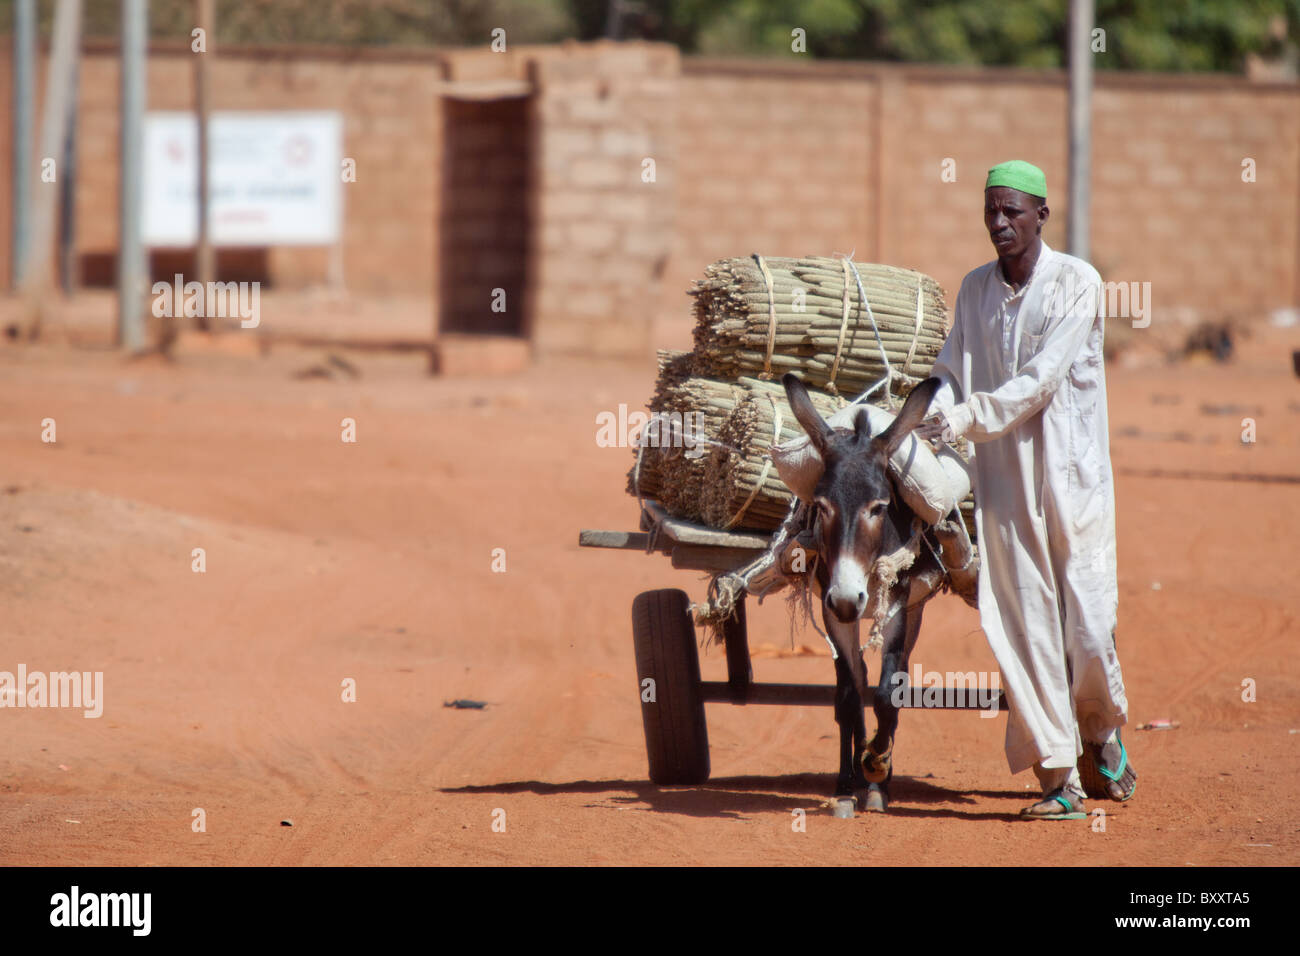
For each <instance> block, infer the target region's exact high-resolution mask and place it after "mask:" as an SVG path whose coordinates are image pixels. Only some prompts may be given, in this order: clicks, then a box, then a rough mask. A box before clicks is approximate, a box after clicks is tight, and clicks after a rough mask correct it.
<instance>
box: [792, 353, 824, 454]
mask: <svg viewBox="0 0 1300 956" xmlns="http://www.w3.org/2000/svg"><path fill="white" fill-rule="evenodd" d="M781 384H782V385H784V386H785V397H786V399H787V400H788V401H789V402H790V410H791V411H793V412H794V417H795V419H796V420H797V421H798V422H799V424H800V425H801V426H802V427H803V430H804V431H805V432H806V433H807V434H808V438H809V440H811V441H812V443H813V447H814V448H816V449H817V450H818V451H819V452H820V453H821V456H822V460H823V461H824V460H825V459H826V449H827V448H828V447H829V446H830V439H831V426H830V425H827V424H826V419H824V418H822V417H821V415H820V414H818V412H817V409H816V408H814V407H813V403H812V399H811V398H809V397H808V389H806V388H805V387H804V384H803V382H801V381H799V377H798V376H797V375H795V374H794V372H786V373H785V375H783V376H781Z"/></svg>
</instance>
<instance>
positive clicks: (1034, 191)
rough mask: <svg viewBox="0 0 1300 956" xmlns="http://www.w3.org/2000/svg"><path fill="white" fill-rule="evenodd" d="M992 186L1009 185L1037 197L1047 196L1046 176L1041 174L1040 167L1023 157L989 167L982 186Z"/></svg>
mask: <svg viewBox="0 0 1300 956" xmlns="http://www.w3.org/2000/svg"><path fill="white" fill-rule="evenodd" d="M994 186H1009V187H1011V188H1012V189H1019V190H1020V191H1021V192H1022V193H1029V195H1031V196H1037V197H1038V198H1039V199H1046V198H1047V177H1046V176H1044V175H1043V171H1042V170H1041V169H1039V168H1038V167H1037V166H1035V165H1034V164H1033V163H1027V162H1025V161H1024V160H1023V159H1013V160H1011V161H1010V162H1006V163H998V164H997V165H996V166H994V167H993V168H992V169H990V170H989V178H988V179H987V180H986V181H985V183H984V188H985V189H991V188H993V187H994Z"/></svg>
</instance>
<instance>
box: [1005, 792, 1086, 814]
mask: <svg viewBox="0 0 1300 956" xmlns="http://www.w3.org/2000/svg"><path fill="white" fill-rule="evenodd" d="M1087 817H1088V814H1087V813H1085V812H1084V809H1083V801H1082V800H1080V799H1079V798H1078V797H1076V796H1075V795H1074V794H1072V793H1069V792H1067V791H1066V789H1065V788H1064V787H1062V788H1060V789H1059V790H1053V791H1052V792H1051V793H1049V794H1048V795H1047V796H1045V797H1044V798H1043V799H1042V800H1040V801H1038V803H1035V804H1034V805H1033V806H1032V807H1025V808H1024V809H1023V810H1021V811H1020V818H1021V819H1022V820H1086V819H1087Z"/></svg>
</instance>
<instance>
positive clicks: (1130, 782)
mask: <svg viewBox="0 0 1300 956" xmlns="http://www.w3.org/2000/svg"><path fill="white" fill-rule="evenodd" d="M1079 779H1080V780H1081V781H1082V782H1083V792H1084V793H1085V794H1087V795H1088V796H1089V797H1091V798H1092V799H1094V800H1115V801H1117V802H1119V803H1123V802H1124V801H1125V800H1128V799H1130V798H1131V797H1132V796H1133V794H1134V792H1135V791H1136V790H1137V771H1136V770H1135V769H1133V764H1132V763H1131V762H1129V759H1128V751H1127V750H1125V749H1124V742H1123V741H1122V740H1120V738H1119V733H1118V731H1117V732H1116V733H1114V734H1112V735H1111V737H1110V740H1108V741H1106V742H1105V743H1104V744H1094V743H1085V744H1084V745H1083V755H1082V756H1081V757H1080V758H1079Z"/></svg>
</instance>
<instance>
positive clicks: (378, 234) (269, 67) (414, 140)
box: [0, 37, 441, 294]
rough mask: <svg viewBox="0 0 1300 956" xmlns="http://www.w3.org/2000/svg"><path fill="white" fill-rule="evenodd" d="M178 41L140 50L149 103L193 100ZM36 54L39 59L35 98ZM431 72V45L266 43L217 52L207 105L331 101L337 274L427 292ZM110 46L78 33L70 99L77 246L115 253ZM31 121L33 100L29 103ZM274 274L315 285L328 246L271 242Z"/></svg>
mask: <svg viewBox="0 0 1300 956" xmlns="http://www.w3.org/2000/svg"><path fill="white" fill-rule="evenodd" d="M4 40H5V42H4V43H3V44H0V47H2V48H3V53H2V54H0V75H2V76H3V79H0V94H2V95H3V101H2V102H3V104H4V106H3V114H4V116H6V117H8V116H9V115H10V112H11V107H10V104H11V102H12V100H11V96H10V92H9V90H10V85H9V84H10V79H11V70H10V63H9V60H10V43H9V38H8V37H5V38H4ZM194 55H195V54H192V53H191V52H190V50H189V46H188V45H184V46H178V45H170V44H154V45H152V46H151V48H150V55H149V67H148V87H147V93H146V96H147V109H149V110H187V109H190V108H192V106H193V102H194V99H193V97H194V94H193V81H194V71H193V63H194V61H193V57H194ZM45 63H46V58H45V56H44V55H42V56H40V57H38V61H37V76H38V96H39V95H40V93H41V89H42V88H43V86H44V76H45ZM439 79H440V76H439V73H438V71H437V69H436V64H435V60H434V54H433V53H432V52H430V51H413V52H402V51H365V52H357V51H335V50H328V49H325V50H322V49H313V50H301V49H300V50H294V49H280V48H269V49H265V50H252V49H235V48H230V49H223V50H219V51H218V53H217V57H216V59H215V61H214V65H213V77H212V86H213V90H212V97H211V101H212V109H214V110H338V111H339V112H341V113H342V114H343V155H344V156H345V157H351V158H353V159H355V160H356V163H357V181H356V182H355V183H348V184H345V185H344V191H343V217H344V233H343V275H344V279H345V282H346V283H347V284H348V286H349V287H350V288H352V289H354V290H355V291H359V292H379V293H384V292H401V293H408V294H409V293H420V294H430V293H431V290H432V288H433V277H432V268H433V264H434V260H435V243H434V229H435V219H436V216H437V185H438V183H437V176H436V169H431V160H432V159H433V158H435V157H437V156H439V155H440V154H441V141H440V140H441V124H440V122H439V116H438V114H437V112H436V110H435V109H434V105H435V103H436V89H437V87H438V82H439ZM119 87H120V72H119V63H118V57H117V50H116V46H115V45H114V44H111V43H103V42H99V41H87V43H86V45H85V46H84V48H83V56H82V60H81V73H80V80H79V83H78V90H79V96H80V116H79V137H80V139H79V143H78V169H77V175H78V183H77V208H76V215H77V247H78V251H79V253H82V254H87V253H89V254H95V253H104V254H108V255H114V254H115V253H116V249H117V215H118V130H119V121H118V97H119ZM36 116H37V120H36V122H37V125H38V126H39V124H40V106H39V103H38V105H37V113H36ZM11 135H12V129H11V125H10V123H9V122H4V123H0V176H2V177H3V182H4V189H5V200H4V202H2V203H0V285H3V286H5V287H7V286H8V284H9V243H10V238H11V236H10V202H9V198H8V194H9V167H10V152H11V147H10V137H11ZM269 258H270V262H269V266H270V273H271V277H272V281H273V282H274V283H275V284H276V285H279V286H282V287H289V288H293V287H303V286H310V285H315V284H320V283H324V282H325V281H326V279H327V278H328V265H329V251H328V250H327V249H325V248H320V247H288V246H280V247H274V248H272V249H271V250H270V253H269Z"/></svg>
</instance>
